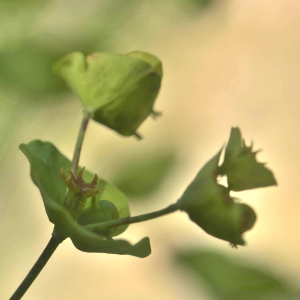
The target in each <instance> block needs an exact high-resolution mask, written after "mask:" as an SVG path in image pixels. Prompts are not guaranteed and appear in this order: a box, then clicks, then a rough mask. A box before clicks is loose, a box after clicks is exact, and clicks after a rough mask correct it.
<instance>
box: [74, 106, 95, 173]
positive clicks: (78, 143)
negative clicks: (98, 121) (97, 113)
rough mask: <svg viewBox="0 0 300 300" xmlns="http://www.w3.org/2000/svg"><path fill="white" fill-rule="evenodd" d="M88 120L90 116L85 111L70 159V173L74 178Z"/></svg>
mask: <svg viewBox="0 0 300 300" xmlns="http://www.w3.org/2000/svg"><path fill="white" fill-rule="evenodd" d="M89 120H90V115H89V113H88V112H87V111H84V112H83V119H82V122H81V125H80V128H79V133H78V136H77V141H76V145H75V149H74V154H73V159H72V164H71V171H72V172H73V174H74V176H75V177H76V175H77V169H78V164H79V158H80V152H81V147H82V143H83V138H84V134H85V131H86V128H87V125H88V123H89Z"/></svg>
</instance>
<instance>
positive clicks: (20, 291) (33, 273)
mask: <svg viewBox="0 0 300 300" xmlns="http://www.w3.org/2000/svg"><path fill="white" fill-rule="evenodd" d="M89 119H90V115H89V113H88V112H86V111H84V112H83V119H82V122H81V126H80V129H79V133H78V137H77V141H76V145H75V150H74V154H73V159H72V164H71V171H72V172H73V174H74V175H75V176H76V174H77V169H78V164H79V157H80V152H81V147H82V143H83V138H84V134H85V132H86V128H87V125H88V122H89ZM64 239H65V237H61V236H60V234H59V232H57V231H56V228H55V227H54V231H53V234H52V237H51V239H50V241H49V243H48V245H47V246H46V248H45V250H44V251H43V253H42V254H41V256H40V257H39V259H38V260H37V261H36V263H35V264H34V266H33V267H32V269H31V270H30V271H29V273H28V274H27V276H26V277H25V279H24V280H23V281H22V283H21V284H20V285H19V287H18V288H17V290H16V291H15V292H14V294H13V295H12V296H11V298H10V300H19V299H21V298H22V297H23V295H24V294H25V293H26V291H27V290H28V288H29V287H30V286H31V284H32V283H33V281H34V280H35V279H36V277H37V276H38V275H39V273H40V272H41V271H42V269H43V268H44V267H45V265H46V263H47V262H48V260H49V259H50V257H51V256H52V254H53V253H54V251H55V250H56V248H57V247H58V245H59V244H60V243H61V242H62V241H63V240H64Z"/></svg>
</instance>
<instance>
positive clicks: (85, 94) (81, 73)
mask: <svg viewBox="0 0 300 300" xmlns="http://www.w3.org/2000/svg"><path fill="white" fill-rule="evenodd" d="M53 71H54V72H55V73H56V74H58V75H59V76H61V77H62V78H63V79H64V80H65V81H66V83H67V84H68V85H69V87H70V88H71V89H72V90H73V91H74V92H75V93H76V94H77V95H78V96H79V98H80V101H81V103H82V105H83V107H84V109H85V110H86V111H88V112H89V113H90V115H91V118H92V119H94V120H95V121H97V122H99V123H101V124H103V125H105V126H107V127H109V128H111V129H113V130H115V131H117V132H118V133H119V134H121V135H125V136H130V135H133V134H135V133H136V131H137V129H138V127H139V126H140V125H141V124H142V123H143V122H144V121H145V119H146V118H147V117H148V116H149V115H150V114H154V116H155V115H157V113H155V112H154V110H153V105H154V101H155V99H156V97H157V95H158V92H159V89H160V85H161V79H162V64H161V61H160V60H159V59H158V58H157V57H155V56H153V55H151V54H149V53H145V52H139V51H135V52H131V53H129V54H127V55H120V54H109V53H94V54H92V55H90V56H88V57H87V58H85V57H84V55H83V54H82V53H79V52H74V53H70V54H69V55H66V56H65V57H63V58H61V59H60V60H59V61H58V62H57V63H56V64H55V65H54V66H53Z"/></svg>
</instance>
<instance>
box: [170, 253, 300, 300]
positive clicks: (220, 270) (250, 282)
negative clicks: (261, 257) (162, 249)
mask: <svg viewBox="0 0 300 300" xmlns="http://www.w3.org/2000/svg"><path fill="white" fill-rule="evenodd" d="M176 262H177V263H179V264H181V265H182V266H183V267H184V268H186V269H187V270H188V271H190V274H191V276H192V277H194V278H195V279H196V281H199V287H200V288H201V287H203V284H205V285H206V286H207V287H208V289H209V290H210V291H211V293H212V295H214V299H218V300H241V299H242V300H289V299H295V300H296V299H299V297H300V293H299V291H295V290H293V288H291V287H290V286H289V285H288V284H287V283H286V282H285V281H284V280H283V279H281V278H279V277H278V276H276V275H274V274H272V273H271V272H269V271H267V270H265V269H263V268H261V267H259V266H254V265H253V264H252V263H246V262H243V261H242V260H241V259H239V258H237V257H234V256H231V257H229V256H225V255H224V254H221V253H218V252H215V251H209V250H201V249H198V250H190V251H182V252H179V253H178V254H177V257H176Z"/></svg>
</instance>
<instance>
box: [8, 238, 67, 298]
mask: <svg viewBox="0 0 300 300" xmlns="http://www.w3.org/2000/svg"><path fill="white" fill-rule="evenodd" d="M60 243H61V242H60V241H59V240H57V239H56V238H55V237H54V236H52V237H51V239H50V241H49V243H48V245H47V246H46V248H45V250H44V251H43V253H42V254H41V256H40V257H39V259H38V260H37V261H36V263H35V264H34V266H33V267H32V269H31V270H30V271H29V273H28V274H27V276H26V277H25V279H24V280H23V282H22V283H21V284H20V285H19V287H18V288H17V290H16V291H15V292H14V294H13V295H12V296H11V298H10V300H19V299H21V298H22V297H23V295H24V294H25V293H26V291H27V290H28V288H29V287H30V286H31V284H32V283H33V281H34V280H35V278H36V277H37V276H38V275H39V273H40V272H41V271H42V269H43V268H44V266H45V265H46V263H47V262H48V260H49V258H50V257H51V255H52V254H53V253H54V251H55V250H56V248H57V247H58V245H59V244H60Z"/></svg>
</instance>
